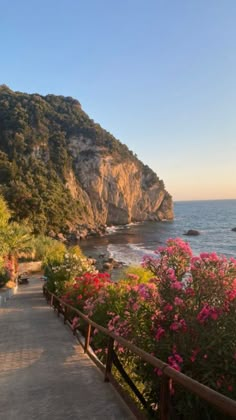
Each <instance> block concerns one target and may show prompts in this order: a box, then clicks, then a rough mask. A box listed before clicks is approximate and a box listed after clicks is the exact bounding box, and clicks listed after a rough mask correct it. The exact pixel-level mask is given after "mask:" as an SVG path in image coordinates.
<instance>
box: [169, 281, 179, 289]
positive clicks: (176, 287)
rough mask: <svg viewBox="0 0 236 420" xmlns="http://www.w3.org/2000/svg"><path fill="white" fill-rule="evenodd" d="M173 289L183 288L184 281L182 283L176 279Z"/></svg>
mask: <svg viewBox="0 0 236 420" xmlns="http://www.w3.org/2000/svg"><path fill="white" fill-rule="evenodd" d="M171 289H175V290H181V289H182V283H180V281H174V282H173V283H172V285H171Z"/></svg>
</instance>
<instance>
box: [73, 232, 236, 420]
mask: <svg viewBox="0 0 236 420" xmlns="http://www.w3.org/2000/svg"><path fill="white" fill-rule="evenodd" d="M143 266H144V268H145V269H147V270H150V271H151V272H152V278H151V279H149V280H147V279H146V278H145V282H143V283H142V281H141V280H142V278H140V277H139V278H137V276H136V275H134V276H130V273H129V276H128V277H129V280H127V278H126V280H125V281H122V280H121V281H120V282H119V283H117V284H114V283H110V282H106V281H105V282H104V283H101V284H99V287H98V288H96V280H95V279H96V277H91V276H90V278H89V283H88V284H87V283H86V278H87V277H86V275H85V276H84V277H83V279H81V278H80V280H79V282H78V283H76V284H75V285H74V286H73V293H72V294H71V291H70V294H69V295H68V297H69V298H71V297H72V301H71V303H73V304H74V305H77V307H79V308H80V309H82V310H84V312H85V313H87V314H88V315H89V316H90V317H92V319H93V320H94V321H96V322H97V323H99V324H101V325H103V326H107V328H108V329H109V330H110V331H113V332H114V333H116V334H117V335H120V336H122V337H124V338H127V339H128V340H130V341H132V342H133V343H134V344H136V345H137V346H138V347H141V348H142V349H144V350H145V351H147V352H148V353H151V354H153V355H154V356H156V357H157V358H159V359H161V360H163V361H164V362H166V363H168V364H169V365H170V366H171V367H172V368H174V369H176V370H178V371H181V372H183V373H185V374H186V375H188V376H190V377H192V378H194V379H196V380H197V381H199V382H201V383H203V384H205V385H207V386H209V387H211V388H213V389H215V390H217V391H219V392H222V393H223V394H225V395H227V396H229V397H230V398H236V363H235V361H236V317H235V314H236V260H234V259H233V258H231V259H227V258H226V257H224V256H217V255H216V254H215V253H210V254H208V253H202V254H200V256H199V257H193V256H192V252H191V249H190V247H189V245H188V244H187V243H185V242H184V241H182V240H181V239H170V240H169V241H167V246H166V247H161V248H159V249H158V250H157V251H156V256H155V257H153V256H152V257H145V260H144V262H143ZM93 282H94V284H93ZM87 286H88V288H87ZM106 341H107V339H106V338H105V339H104V337H103V336H102V334H97V332H96V331H95V334H94V336H93V341H92V343H93V346H94V348H95V351H97V352H98V354H99V355H101V357H102V358H103V359H104V356H105V348H106V344H107V343H106ZM116 350H117V352H118V354H119V357H120V358H121V360H122V362H123V363H124V364H125V366H126V368H127V369H128V371H129V373H130V375H131V376H132V377H133V378H135V379H136V380H137V382H138V384H139V385H140V384H141V383H142V385H140V386H141V388H142V392H143V394H144V395H145V398H146V400H147V401H148V403H149V406H150V407H156V408H157V407H158V403H159V391H160V379H161V376H162V372H161V371H160V370H158V369H154V368H153V367H152V366H151V365H148V364H146V363H142V362H141V361H140V359H139V358H137V357H136V356H134V355H133V356H132V355H131V354H128V353H127V352H126V350H125V349H124V348H122V347H121V346H119V345H118V344H116ZM171 392H172V402H173V406H174V410H175V415H176V418H181V419H183V420H185V419H189V418H190V416H191V417H192V418H193V419H199V420H200V419H215V420H216V419H217V420H219V419H221V418H222V419H223V418H224V419H225V418H226V416H221V414H220V413H217V414H215V411H214V409H212V408H211V407H209V406H208V405H207V404H206V403H204V402H203V401H200V400H198V399H197V398H196V397H194V396H193V395H192V394H190V393H188V392H186V391H184V390H183V388H181V387H179V386H177V385H176V384H173V386H172V391H171ZM155 415H156V417H157V418H158V415H159V412H158V410H157V411H156V414H155Z"/></svg>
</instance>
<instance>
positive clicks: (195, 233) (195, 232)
mask: <svg viewBox="0 0 236 420" xmlns="http://www.w3.org/2000/svg"><path fill="white" fill-rule="evenodd" d="M184 235H187V236H198V235H200V232H199V231H198V230H194V229H189V230H188V231H187V232H186V233H184Z"/></svg>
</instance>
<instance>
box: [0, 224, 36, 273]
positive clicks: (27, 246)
mask: <svg viewBox="0 0 236 420" xmlns="http://www.w3.org/2000/svg"><path fill="white" fill-rule="evenodd" d="M4 236H5V243H6V244H7V247H8V259H9V261H10V262H11V265H12V276H11V277H12V279H15V276H16V273H17V269H18V257H19V254H20V253H23V252H24V253H31V252H32V251H33V237H32V235H31V230H30V229H29V227H28V226H25V225H22V224H21V225H20V224H18V223H16V222H13V223H9V225H8V226H7V227H6V229H4Z"/></svg>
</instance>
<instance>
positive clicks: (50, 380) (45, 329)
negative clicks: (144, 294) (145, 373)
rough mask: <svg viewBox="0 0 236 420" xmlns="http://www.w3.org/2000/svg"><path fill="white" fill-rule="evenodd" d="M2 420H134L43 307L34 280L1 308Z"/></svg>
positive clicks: (0, 388) (43, 301)
mask: <svg viewBox="0 0 236 420" xmlns="http://www.w3.org/2000/svg"><path fill="white" fill-rule="evenodd" d="M0 419H2V420H62V419H63V420H77V419H81V420H93V419H94V420H96V419H109V420H123V419H124V420H126V419H133V416H132V415H131V414H130V412H129V411H128V409H127V408H126V406H125V405H124V404H123V402H122V401H121V399H120V397H119V396H118V395H117V393H116V391H115V390H114V389H113V388H112V386H111V384H109V383H104V382H103V376H102V374H101V372H100V371H99V369H98V368H97V367H96V366H95V365H94V364H93V362H92V361H91V360H90V359H89V357H88V356H87V355H85V354H84V353H83V349H82V347H81V346H80V345H79V344H78V342H77V341H76V339H75V338H74V337H73V335H72V333H71V332H70V331H69V329H68V328H67V327H66V326H64V325H63V322H62V319H59V318H57V317H56V316H55V313H54V312H53V310H52V309H51V308H50V307H49V306H48V305H47V304H46V302H45V299H44V297H43V296H42V282H41V281H40V280H39V279H37V278H34V279H33V278H32V279H31V280H30V284H29V285H25V286H20V287H19V292H18V293H17V294H16V295H15V296H14V297H12V298H11V299H10V300H9V301H8V302H7V303H6V304H5V306H4V307H2V308H0Z"/></svg>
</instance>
